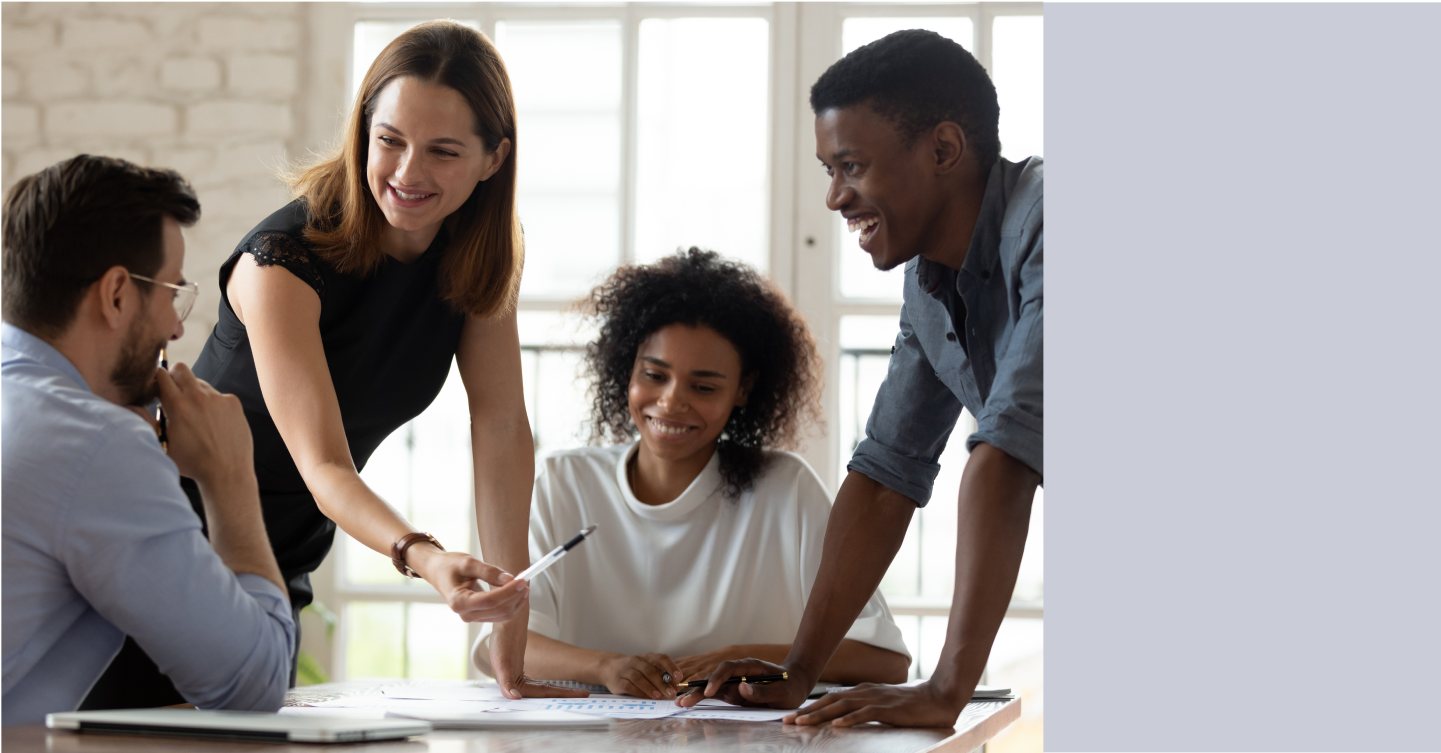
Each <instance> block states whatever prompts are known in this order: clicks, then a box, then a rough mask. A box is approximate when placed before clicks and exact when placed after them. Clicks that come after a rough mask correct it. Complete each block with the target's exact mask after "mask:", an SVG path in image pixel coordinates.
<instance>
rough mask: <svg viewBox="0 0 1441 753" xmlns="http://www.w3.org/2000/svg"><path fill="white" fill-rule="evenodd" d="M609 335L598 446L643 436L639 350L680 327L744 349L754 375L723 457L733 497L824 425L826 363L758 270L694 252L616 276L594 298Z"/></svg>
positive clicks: (602, 339) (595, 391)
mask: <svg viewBox="0 0 1441 753" xmlns="http://www.w3.org/2000/svg"><path fill="white" fill-rule="evenodd" d="M586 303H587V306H586V308H587V313H589V314H590V315H591V316H594V317H596V318H598V319H599V320H600V336H599V338H597V339H596V341H595V342H593V343H591V344H590V345H589V346H587V347H586V354H585V364H586V371H587V372H588V375H589V377H590V379H591V387H590V396H591V399H592V405H591V421H592V427H593V428H592V433H591V439H592V441H604V440H607V439H608V440H610V441H613V442H627V441H630V440H631V439H632V438H634V436H635V435H636V426H635V423H634V421H632V420H631V414H630V402H629V391H630V379H631V372H632V370H633V369H634V367H635V359H636V353H637V352H639V350H640V346H641V344H642V343H644V342H645V341H646V339H647V338H649V337H650V336H651V334H652V333H654V332H655V331H657V330H659V329H661V328H663V327H667V326H669V325H672V324H684V325H687V326H690V327H708V328H710V329H713V330H715V331H716V332H717V333H719V334H720V335H721V336H722V337H724V338H725V339H726V340H728V341H729V342H730V343H731V344H732V345H734V346H735V348H736V351H737V352H738V353H739V354H740V357H741V370H742V373H744V374H746V375H752V374H753V375H754V377H755V382H754V385H753V386H752V387H751V391H750V395H749V397H748V398H747V400H746V404H745V405H744V406H741V407H736V408H734V409H732V411H731V415H730V418H729V419H728V420H727V421H726V425H725V428H724V429H723V430H722V432H721V436H720V441H719V443H718V444H717V445H716V452H717V453H718V454H719V455H720V473H721V477H722V478H723V479H724V480H725V484H726V496H727V497H728V498H730V499H736V498H738V497H739V496H740V495H741V493H742V492H744V491H746V490H748V489H750V488H751V485H752V483H753V482H754V481H755V478H756V476H758V475H759V474H760V472H761V470H762V468H763V466H764V464H765V450H767V449H785V450H789V449H796V448H797V447H798V446H799V441H800V438H801V435H802V434H803V432H804V430H805V429H806V428H808V427H810V426H819V425H820V424H821V423H822V418H821V415H822V414H821V407H820V398H821V389H822V376H821V374H822V371H821V368H822V366H821V357H820V354H819V352H818V351H817V349H816V343H815V339H814V338H813V337H812V336H811V333H810V329H809V328H808V327H807V326H806V323H805V320H804V319H802V318H801V316H800V315H799V314H798V313H796V311H795V309H794V308H792V307H791V305H790V304H789V303H788V302H787V301H786V299H785V296H784V295H783V294H782V293H781V292H780V290H779V289H777V288H776V287H775V285H774V284H773V283H771V282H769V281H768V280H766V279H765V278H764V277H762V276H761V275H760V274H758V273H757V272H756V271H755V270H753V269H751V268H750V267H748V266H746V265H744V264H740V263H737V262H730V261H725V260H723V259H722V258H721V257H720V255H719V254H717V253H715V252H714V251H702V250H700V249H698V248H691V249H690V250H688V251H682V252H679V253H676V254H674V255H672V256H668V257H666V258H663V259H661V260H660V261H657V262H655V263H653V264H645V265H632V266H625V267H621V268H620V269H618V270H616V272H615V273H614V274H612V275H611V276H610V278H609V279H608V280H606V281H605V282H604V283H603V284H601V285H600V286H599V287H597V288H596V289H595V290H594V291H592V292H591V295H590V297H589V299H587V302H586Z"/></svg>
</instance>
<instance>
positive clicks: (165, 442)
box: [155, 348, 170, 450]
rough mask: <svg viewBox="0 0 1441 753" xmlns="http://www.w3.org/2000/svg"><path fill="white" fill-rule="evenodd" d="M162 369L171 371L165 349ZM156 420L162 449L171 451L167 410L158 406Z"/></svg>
mask: <svg viewBox="0 0 1441 753" xmlns="http://www.w3.org/2000/svg"><path fill="white" fill-rule="evenodd" d="M160 368H162V369H166V370H169V369H170V362H169V361H167V360H165V349H164V348H161V349H160ZM155 418H156V420H157V421H159V422H160V428H159V430H158V433H159V434H160V449H162V450H169V449H170V437H168V436H166V435H165V408H163V407H160V406H158V405H157V406H156V407H155Z"/></svg>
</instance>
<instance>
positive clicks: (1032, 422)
mask: <svg viewBox="0 0 1441 753" xmlns="http://www.w3.org/2000/svg"><path fill="white" fill-rule="evenodd" d="M1042 168H1043V163H1042V160H1041V158H1040V157H1031V158H1030V159H1027V160H1024V161H1022V162H1009V161H1007V160H1004V159H1002V160H999V161H997V162H996V164H995V166H994V167H992V168H991V173H990V176H989V177H988V178H987V182H986V193H985V197H984V198H983V199H982V201H981V212H980V215H979V216H978V217H977V218H976V229H975V232H974V234H973V235H972V236H971V246H970V250H969V251H968V252H967V253H966V260H965V262H964V263H963V264H962V265H961V270H960V271H959V272H957V271H955V270H952V269H950V268H948V267H946V266H944V265H941V264H937V263H934V262H930V261H927V260H926V259H924V258H922V257H919V256H918V257H916V258H915V259H912V260H911V261H910V262H909V263H907V264H906V271H905V274H906V280H905V293H904V296H905V297H904V300H905V303H904V305H903V306H902V307H901V327H900V334H899V335H897V336H896V345H895V347H894V348H893V349H892V354H891V362H890V367H889V370H888V371H887V373H886V379H885V381H884V382H883V383H882V384H881V388H880V391H879V392H878V393H877V394H876V402H875V407H873V408H872V409H871V416H870V419H869V420H868V421H867V422H866V438H865V439H863V440H861V442H860V444H859V445H857V446H856V451H855V454H854V455H853V456H852V457H851V462H850V463H849V464H848V465H847V466H846V467H847V468H849V469H850V470H853V471H859V472H861V473H864V474H866V475H867V476H869V477H871V478H872V479H875V480H876V481H878V482H880V483H882V484H884V485H885V486H887V487H889V488H891V489H894V490H895V491H897V492H900V493H901V494H904V495H906V496H907V497H910V498H911V499H913V500H915V501H916V504H918V505H921V506H924V505H925V504H926V502H928V501H929V500H930V498H931V490H932V487H933V486H934V484H935V481H936V474H937V473H938V472H939V471H940V469H941V466H940V464H939V463H938V462H937V461H938V460H939V458H940V456H941V451H942V450H944V449H945V448H946V440H947V439H948V438H949V437H950V435H951V430H952V429H953V428H955V425H956V420H957V419H958V418H959V417H960V415H961V408H962V406H964V407H966V408H967V409H969V410H970V411H971V414H972V415H974V416H975V417H976V420H977V423H978V424H979V426H980V428H979V429H978V430H977V431H976V433H974V434H972V435H971V436H970V437H968V438H967V439H966V449H968V450H972V449H975V446H976V445H977V444H980V443H981V442H985V443H986V444H989V445H991V446H993V447H995V448H997V449H999V450H1002V451H1004V452H1005V453H1006V454H1008V455H1010V456H1011V457H1014V458H1016V459H1017V460H1020V461H1021V462H1023V463H1025V464H1026V465H1027V466H1029V467H1030V468H1031V469H1032V470H1034V471H1035V472H1036V473H1039V474H1041V475H1042V476H1044V475H1045V471H1044V467H1043V465H1042V454H1041V445H1042V435H1043V432H1042V417H1043V414H1044V411H1043V406H1044V390H1043V385H1042V374H1043V368H1042V355H1043V353H1042V351H1043V349H1044V348H1043V345H1044V335H1043V329H1044V327H1043V325H1044V321H1045V318H1044V313H1045V306H1044V302H1045V296H1044V288H1043V285H1042V269H1043V256H1044V254H1043V250H1044V248H1045V243H1044V229H1045V228H1044V212H1043V207H1044V203H1045V202H1044V191H1043V171H1042ZM957 298H959V300H960V301H961V302H963V303H964V306H965V308H964V316H963V317H962V323H963V324H964V330H965V331H963V332H959V333H958V332H956V331H955V330H956V329H957V327H956V316H955V314H956V309H957V306H956V303H955V301H956V299H957Z"/></svg>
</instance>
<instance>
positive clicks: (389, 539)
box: [301, 463, 442, 557]
mask: <svg viewBox="0 0 1441 753" xmlns="http://www.w3.org/2000/svg"><path fill="white" fill-rule="evenodd" d="M301 475H302V476H303V477H304V479H305V485H306V486H307V487H309V489H310V493H311V494H313V495H314V496H315V503H316V505H317V506H318V507H319V508H320V512H321V513H323V514H324V515H325V517H327V518H330V519H331V520H333V521H335V525H337V526H339V527H340V530H342V531H345V532H346V534H348V535H349V536H350V537H351V538H353V539H355V540H356V541H359V542H360V543H362V544H364V545H366V546H367V547H369V548H371V549H373V550H375V551H376V552H379V553H380V554H383V555H385V556H387V557H389V556H390V548H391V546H392V545H393V544H394V543H395V542H396V541H397V540H399V539H400V537H402V536H404V535H405V534H407V533H410V532H411V531H412V530H414V529H413V528H412V527H411V525H410V524H409V523H408V522H406V520H405V518H404V517H402V516H401V514H400V513H399V512H398V511H397V510H396V509H395V508H393V507H391V506H390V504H389V503H387V502H386V501H385V500H383V499H381V498H380V495H378V494H376V493H375V492H374V491H372V490H371V489H370V487H369V486H366V484H365V481H364V480H362V479H361V478H360V474H359V473H357V472H356V470H355V467H354V466H345V465H341V464H339V463H317V464H316V465H313V466H311V467H309V468H306V469H304V470H303V471H302V474H301ZM436 538H438V539H440V538H442V537H441V536H437V537H436Z"/></svg>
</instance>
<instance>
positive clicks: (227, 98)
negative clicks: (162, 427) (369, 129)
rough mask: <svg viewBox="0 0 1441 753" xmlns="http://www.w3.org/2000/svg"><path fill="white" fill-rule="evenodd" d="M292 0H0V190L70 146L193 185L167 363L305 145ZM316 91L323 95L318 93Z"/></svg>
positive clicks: (198, 326)
mask: <svg viewBox="0 0 1441 753" xmlns="http://www.w3.org/2000/svg"><path fill="white" fill-rule="evenodd" d="M310 15H311V14H309V13H307V12H306V11H305V9H304V8H303V4H302V3H5V4H4V6H3V16H0V21H3V29H4V36H3V48H0V54H3V58H4V86H3V96H4V106H3V113H4V120H3V134H0V135H3V149H4V157H3V161H4V164H3V176H0V181H3V188H4V189H6V190H8V189H9V187H10V186H11V185H12V184H13V183H14V182H15V181H16V180H17V179H18V178H19V177H20V176H22V175H27V174H29V173H33V172H35V171H36V170H39V169H41V168H44V167H46V166H48V165H51V164H54V163H56V162H59V161H60V160H63V159H67V158H69V157H72V156H74V155H76V154H80V153H82V152H89V153H92V154H105V155H110V156H115V157H122V158H125V159H128V160H132V161H134V162H138V163H141V164H147V165H154V166H158V167H170V168H174V169H176V170H178V171H180V173H181V174H182V175H184V176H185V177H186V178H188V179H189V180H190V182H191V183H192V184H193V185H194V186H195V189H196V192H197V193H198V194H199V196H200V203H201V207H202V218H201V221H200V222H199V223H198V224H197V225H196V226H195V227H194V228H191V229H190V230H187V231H186V243H187V250H186V263H185V272H186V275H187V276H188V277H189V278H190V279H193V280H196V281H198V282H199V283H200V285H201V294H200V300H199V301H198V302H197V303H196V305H195V310H194V312H193V313H192V314H191V315H190V319H189V320H187V321H186V332H185V337H183V338H181V340H180V341H179V342H178V343H176V346H175V347H174V349H173V350H172V356H171V357H172V359H174V360H181V361H187V362H192V361H194V359H195V357H196V356H198V355H199V354H200V349H201V347H202V346H203V345H204V343H205V338H206V337H207V336H208V335H209V334H210V330H211V328H212V327H213V326H214V324H215V319H216V310H217V307H218V306H219V303H220V298H219V291H218V289H217V282H218V281H217V275H218V270H219V266H220V264H221V262H223V261H224V260H225V259H226V257H228V256H229V255H230V252H231V250H232V249H234V247H235V244H236V243H237V242H239V240H240V238H241V237H242V236H244V235H245V233H246V231H248V230H249V229H250V228H251V227H253V226H254V225H255V223H257V222H259V221H260V220H261V219H264V218H265V216H266V215H268V214H270V213H271V212H273V211H275V210H276V209H278V208H279V207H280V206H281V205H282V204H284V203H285V201H286V200H287V195H286V191H285V188H284V186H283V184H282V183H281V182H280V181H279V180H278V179H277V178H276V173H277V172H278V171H279V170H280V169H281V168H283V167H284V166H285V165H286V163H287V160H288V159H289V158H290V157H292V156H294V155H301V156H304V155H306V154H308V153H310V152H311V151H312V150H316V149H319V148H320V147H321V145H320V144H312V143H309V142H308V141H307V140H306V137H305V136H304V135H303V134H302V131H301V128H302V127H303V126H304V125H305V124H304V123H303V122H301V119H303V118H304V117H306V114H307V113H308V112H309V111H310V108H309V105H308V103H307V102H306V99H305V97H306V90H307V86H306V82H305V81H304V80H303V79H302V72H303V71H304V70H305V60H304V58H305V55H306V52H307V45H306V44H305V40H306V39H308V38H309V35H310V32H309V28H308V26H309V22H308V19H309V17H310ZM327 94H329V93H327Z"/></svg>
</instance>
